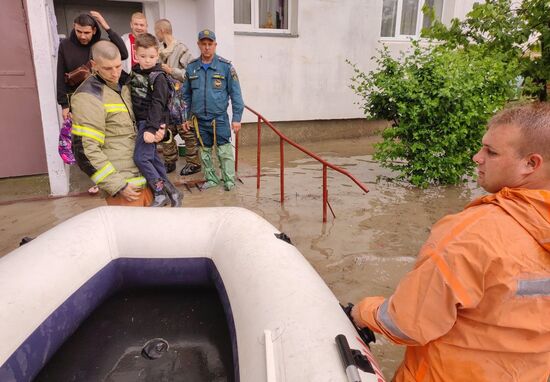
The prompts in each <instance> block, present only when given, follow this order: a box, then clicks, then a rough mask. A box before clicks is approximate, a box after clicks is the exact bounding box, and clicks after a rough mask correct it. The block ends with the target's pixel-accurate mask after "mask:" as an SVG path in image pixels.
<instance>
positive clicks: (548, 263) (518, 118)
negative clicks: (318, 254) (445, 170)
mask: <svg viewBox="0 0 550 382" xmlns="http://www.w3.org/2000/svg"><path fill="white" fill-rule="evenodd" d="M482 143H483V145H482V148H481V149H480V150H479V152H478V153H477V154H476V155H474V157H473V160H474V161H475V162H476V163H477V168H478V183H479V185H480V186H481V187H483V189H485V190H486V191H488V192H490V193H491V194H489V195H487V196H484V197H481V198H479V199H477V200H474V201H473V202H471V203H470V204H469V205H468V206H467V207H466V209H465V210H464V211H462V212H460V213H458V214H455V215H449V216H446V217H444V218H443V219H441V220H440V221H439V222H438V223H436V224H435V225H434V226H433V227H432V231H431V235H430V237H429V238H428V240H427V241H426V243H425V244H424V246H423V247H422V249H421V250H420V253H419V255H418V259H417V261H416V264H415V266H414V269H413V270H412V271H411V272H409V273H408V274H407V275H406V276H405V278H404V279H403V280H401V282H400V283H399V285H398V286H397V289H396V290H395V292H394V293H393V295H391V296H390V297H389V298H384V297H367V298H365V299H363V300H362V301H361V302H360V303H359V304H358V305H356V306H355V307H354V309H353V310H352V316H353V319H354V321H355V323H356V324H357V325H359V326H361V327H365V326H367V327H369V328H371V329H372V330H374V331H376V332H378V333H383V334H384V335H385V336H387V337H388V338H389V339H390V340H391V341H392V342H395V343H397V344H402V345H406V346H407V349H406V353H405V359H404V361H403V363H402V364H401V366H400V367H399V369H398V370H397V372H396V374H395V376H394V379H393V380H394V381H399V382H401V381H426V382H428V381H445V382H452V381H468V382H475V381H487V382H489V381H491V382H492V381H499V382H505V381H510V382H512V381H514V382H522V381H525V382H532V381H539V382H546V381H547V380H548V377H549V376H550V374H549V373H550V320H549V317H550V105H549V104H531V105H525V106H516V107H513V108H510V109H505V110H503V111H501V112H500V113H498V114H497V115H495V116H494V117H493V118H492V119H491V120H490V121H489V125H488V129H487V132H486V133H485V136H484V137H483V141H482Z"/></svg>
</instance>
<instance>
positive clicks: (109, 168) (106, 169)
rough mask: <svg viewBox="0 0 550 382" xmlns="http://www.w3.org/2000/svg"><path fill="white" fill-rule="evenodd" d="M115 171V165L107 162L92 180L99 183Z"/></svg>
mask: <svg viewBox="0 0 550 382" xmlns="http://www.w3.org/2000/svg"><path fill="white" fill-rule="evenodd" d="M113 172H115V167H114V166H113V164H112V163H111V162H107V164H106V165H105V166H103V167H102V168H101V169H100V170H98V171H96V172H95V173H94V174H93V175H92V176H91V178H92V181H93V182H94V183H95V184H98V183H99V182H101V181H102V180H103V179H105V178H106V177H108V176H109V175H111V174H112V173H113Z"/></svg>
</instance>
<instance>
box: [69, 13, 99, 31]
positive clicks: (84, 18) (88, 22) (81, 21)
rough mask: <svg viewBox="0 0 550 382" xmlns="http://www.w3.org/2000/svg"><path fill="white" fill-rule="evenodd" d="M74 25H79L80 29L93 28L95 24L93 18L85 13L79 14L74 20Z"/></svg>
mask: <svg viewBox="0 0 550 382" xmlns="http://www.w3.org/2000/svg"><path fill="white" fill-rule="evenodd" d="M74 23H75V24H78V25H80V26H81V27H92V28H95V27H96V26H97V23H96V22H95V20H94V18H93V17H92V16H90V15H89V14H87V13H81V14H79V15H78V16H76V18H75V19H74Z"/></svg>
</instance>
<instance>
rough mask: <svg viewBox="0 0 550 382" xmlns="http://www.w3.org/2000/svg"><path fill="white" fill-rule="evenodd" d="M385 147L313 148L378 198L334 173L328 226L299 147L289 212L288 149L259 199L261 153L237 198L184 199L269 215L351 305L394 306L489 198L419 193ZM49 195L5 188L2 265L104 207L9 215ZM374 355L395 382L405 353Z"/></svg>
mask: <svg viewBox="0 0 550 382" xmlns="http://www.w3.org/2000/svg"><path fill="white" fill-rule="evenodd" d="M376 139H377V138H361V139H357V140H346V141H343V140H341V141H338V140H334V141H325V142H316V143H311V144H307V147H308V148H309V149H311V150H313V151H314V152H316V153H318V154H320V155H321V156H322V157H324V158H325V159H328V160H329V161H331V162H333V163H334V164H336V165H339V166H341V167H344V168H346V169H348V170H349V171H350V172H351V173H352V174H353V175H355V176H356V177H357V178H358V179H359V180H360V181H362V182H363V183H365V184H366V185H367V186H368V187H369V188H370V192H369V193H368V194H364V193H363V192H362V191H361V190H360V189H359V188H358V187H356V186H355V185H354V184H353V183H352V182H351V181H350V180H349V179H347V178H346V177H345V176H343V175H340V174H338V173H335V172H332V171H330V170H329V183H328V184H329V201H330V203H331V205H332V208H333V210H334V212H335V214H336V218H335V219H334V218H332V216H331V215H330V212H329V221H328V223H326V224H323V223H322V199H321V186H322V172H321V166H320V165H319V164H317V163H316V162H315V161H313V160H310V159H309V158H306V157H304V156H303V155H301V154H300V153H298V152H297V151H296V150H295V149H293V148H291V147H287V149H286V151H285V156H286V178H285V179H286V197H285V203H284V206H281V205H280V204H279V175H278V174H279V161H278V158H279V147H278V146H274V147H263V148H262V172H263V176H262V178H261V189H260V190H259V191H258V190H256V178H255V177H253V176H254V173H255V163H256V156H255V149H254V148H245V149H243V150H242V152H241V153H240V158H241V163H240V167H239V175H240V177H241V179H242V180H243V182H244V183H243V184H238V188H237V189H236V190H235V191H232V192H225V191H223V190H221V189H211V190H207V191H205V192H199V191H198V190H197V189H196V188H192V189H191V190H192V192H191V193H190V192H189V191H188V190H185V189H184V191H185V200H184V205H185V206H189V207H200V206H242V207H246V208H248V209H251V210H253V211H255V212H256V213H258V214H260V215H261V216H263V217H264V218H265V219H267V220H268V221H269V222H271V223H272V224H273V225H274V226H275V227H277V228H278V229H279V230H281V231H283V232H285V233H286V234H288V235H289V236H290V237H291V239H292V241H293V243H294V245H296V247H297V248H298V249H299V250H300V251H301V252H302V253H303V254H304V256H305V257H306V258H307V259H308V260H309V261H310V262H311V264H312V265H313V266H314V267H315V269H316V270H317V271H318V272H319V274H320V275H321V277H322V278H323V279H324V280H325V281H326V283H327V284H328V285H329V286H330V288H331V289H332V291H333V292H334V294H335V295H336V296H337V298H338V299H339V300H340V301H341V302H343V303H345V302H348V301H349V302H356V301H358V300H359V299H361V298H362V297H363V296H366V295H383V296H389V295H390V294H391V292H392V290H393V289H394V287H395V285H396V284H397V282H398V280H399V279H400V278H401V277H402V276H403V275H404V274H405V273H406V272H407V271H408V270H409V269H410V268H411V267H412V265H413V262H414V259H415V257H416V253H417V251H418V249H419V248H420V246H421V244H422V242H423V241H424V240H425V239H426V238H427V236H428V233H429V227H430V226H431V225H432V224H433V223H434V222H435V221H437V220H438V219H439V218H441V217H442V216H444V215H446V214H448V213H453V212H458V211H460V210H461V209H462V208H463V207H464V205H466V204H467V203H468V201H469V200H471V199H472V198H474V197H476V196H479V195H481V194H482V191H481V190H480V189H479V188H478V187H477V186H476V185H475V184H474V183H468V184H464V185H462V186H459V187H433V188H429V189H426V190H419V189H416V188H413V187H410V186H409V185H407V184H404V183H400V182H395V181H392V180H391V179H390V177H391V175H392V174H391V173H390V172H389V171H388V170H385V169H382V168H380V166H379V165H378V164H377V163H376V162H374V161H373V160H372V157H371V155H370V154H371V153H372V144H373V143H374V142H375V140H376ZM180 167H181V164H180V166H178V169H179V168H180ZM75 179H76V181H75V182H73V183H76V184H74V185H73V188H74V191H76V192H79V191H84V190H85V189H86V187H87V186H88V181H86V180H84V177H82V176H80V175H78V176H75ZM178 179H179V177H177V176H174V180H178ZM182 189H183V188H182ZM47 192H48V191H47V181H45V180H44V178H43V177H36V178H25V179H15V180H13V179H12V180H0V238H1V240H0V256H2V255H4V254H6V253H8V252H9V251H11V250H13V249H14V248H16V247H17V246H18V243H19V241H20V239H21V238H22V237H23V236H36V235H39V234H40V233H42V232H44V231H46V230H47V229H49V228H51V227H53V226H54V225H56V224H57V223H59V222H61V221H64V220H66V219H68V218H70V217H71V216H74V215H76V214H78V213H80V212H82V211H85V210H87V209H90V208H94V207H96V206H101V205H104V202H103V201H102V200H101V199H100V198H98V197H89V196H80V197H72V198H63V199H57V200H47V201H33V202H20V203H15V204H8V205H2V202H4V203H5V202H6V201H7V200H11V199H13V198H28V197H31V196H36V195H42V196H44V195H47ZM190 224H191V222H190ZM243 230H246V227H243ZM182 234H185V227H184V226H182ZM304 304H307V301H304ZM373 351H374V352H375V354H376V356H377V358H378V360H379V362H380V364H381V366H382V369H383V371H384V373H385V375H386V377H387V378H388V380H389V379H390V378H391V376H392V375H393V372H394V370H395V369H396V367H397V366H398V364H399V362H400V360H401V358H402V348H400V347H397V346H393V345H391V344H389V343H388V342H387V341H386V340H384V339H383V338H381V337H379V339H378V342H377V343H376V344H375V345H373Z"/></svg>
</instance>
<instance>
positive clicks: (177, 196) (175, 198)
mask: <svg viewBox="0 0 550 382" xmlns="http://www.w3.org/2000/svg"><path fill="white" fill-rule="evenodd" d="M164 189H165V190H166V192H167V193H168V197H169V198H170V202H171V204H172V207H181V205H182V202H183V192H181V191H180V190H178V189H177V188H176V186H174V185H173V184H172V183H171V182H170V181H169V180H165V181H164Z"/></svg>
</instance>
